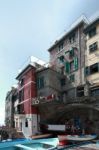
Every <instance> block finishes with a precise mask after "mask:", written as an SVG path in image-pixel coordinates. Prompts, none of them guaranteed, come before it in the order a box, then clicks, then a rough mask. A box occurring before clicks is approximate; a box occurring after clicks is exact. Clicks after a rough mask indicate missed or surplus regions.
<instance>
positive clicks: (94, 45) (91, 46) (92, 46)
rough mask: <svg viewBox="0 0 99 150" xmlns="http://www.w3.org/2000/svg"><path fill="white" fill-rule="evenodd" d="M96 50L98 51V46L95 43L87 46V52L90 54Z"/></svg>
mask: <svg viewBox="0 0 99 150" xmlns="http://www.w3.org/2000/svg"><path fill="white" fill-rule="evenodd" d="M97 49H98V44H97V42H95V43H93V44H91V45H90V46H89V51H90V53H92V52H94V51H96V50H97Z"/></svg>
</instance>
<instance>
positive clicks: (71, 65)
mask: <svg viewBox="0 0 99 150" xmlns="http://www.w3.org/2000/svg"><path fill="white" fill-rule="evenodd" d="M73 71H74V61H71V62H70V72H73Z"/></svg>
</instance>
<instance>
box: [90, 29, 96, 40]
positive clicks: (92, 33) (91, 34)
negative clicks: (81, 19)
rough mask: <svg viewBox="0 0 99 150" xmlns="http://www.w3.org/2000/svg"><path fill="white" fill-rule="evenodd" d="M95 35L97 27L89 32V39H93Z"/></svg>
mask: <svg viewBox="0 0 99 150" xmlns="http://www.w3.org/2000/svg"><path fill="white" fill-rule="evenodd" d="M94 35H96V27H94V28H92V29H91V30H90V31H89V37H90V38H91V37H93V36H94Z"/></svg>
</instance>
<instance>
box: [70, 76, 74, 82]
mask: <svg viewBox="0 0 99 150" xmlns="http://www.w3.org/2000/svg"><path fill="white" fill-rule="evenodd" d="M69 78H70V82H74V81H75V75H74V74H72V75H70V77H69Z"/></svg>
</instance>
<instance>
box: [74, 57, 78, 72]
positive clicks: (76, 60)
mask: <svg viewBox="0 0 99 150" xmlns="http://www.w3.org/2000/svg"><path fill="white" fill-rule="evenodd" d="M74 67H75V70H78V57H75V58H74Z"/></svg>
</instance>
